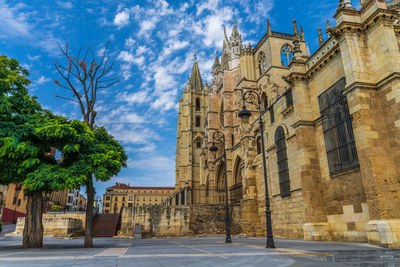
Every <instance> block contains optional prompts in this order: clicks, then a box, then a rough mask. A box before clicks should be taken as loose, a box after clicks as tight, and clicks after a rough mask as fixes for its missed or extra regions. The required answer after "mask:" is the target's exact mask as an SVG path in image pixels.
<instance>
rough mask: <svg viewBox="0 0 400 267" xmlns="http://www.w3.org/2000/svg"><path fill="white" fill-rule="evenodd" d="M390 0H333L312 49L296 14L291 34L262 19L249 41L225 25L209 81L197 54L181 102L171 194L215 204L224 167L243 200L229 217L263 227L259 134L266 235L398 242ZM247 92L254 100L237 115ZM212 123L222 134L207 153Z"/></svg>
mask: <svg viewBox="0 0 400 267" xmlns="http://www.w3.org/2000/svg"><path fill="white" fill-rule="evenodd" d="M399 10H400V7H399V4H398V3H397V1H388V2H387V3H386V1H383V0H364V1H361V9H360V10H357V9H355V8H354V7H352V6H351V3H348V2H346V4H343V3H342V1H340V2H339V5H338V8H337V10H336V14H335V16H334V18H335V19H336V24H337V26H334V27H333V26H330V25H328V27H327V29H326V32H327V34H328V36H329V39H328V40H326V41H324V40H323V37H322V34H319V37H320V47H319V49H318V50H317V51H315V52H314V53H313V54H310V53H309V52H308V46H307V42H306V40H305V36H304V33H303V30H302V28H301V27H300V30H299V29H298V27H297V24H296V21H294V23H293V27H294V31H293V33H291V34H286V33H280V32H274V31H272V29H271V26H270V24H269V23H268V27H267V29H266V31H267V33H266V34H265V36H264V37H263V38H262V39H261V41H260V42H259V43H258V44H257V45H256V46H255V47H252V46H251V45H249V46H243V45H242V39H241V35H240V34H239V32H238V30H237V27H236V25H234V27H233V32H232V34H231V36H230V38H228V37H227V35H226V33H225V36H224V42H223V49H222V56H221V59H220V58H219V56H218V55H217V57H216V59H215V64H214V67H213V81H212V84H211V85H210V86H208V85H206V86H203V85H202V81H201V76H200V72H199V70H198V66H197V62H195V63H194V66H193V71H192V74H191V78H190V80H189V83H188V85H187V86H186V87H185V89H184V92H183V97H182V98H181V99H180V101H179V118H178V134H177V154H176V192H177V193H176V195H175V196H174V197H175V198H176V199H178V198H179V197H178V195H179V194H180V193H179V192H186V193H184V196H185V201H186V202H183V203H185V204H189V205H201V204H219V203H221V197H220V196H222V200H223V199H224V188H225V186H224V176H223V173H224V172H223V170H224V166H226V170H227V172H226V173H227V183H228V191H229V193H228V197H229V199H230V201H231V203H234V204H235V205H236V206H239V207H240V209H239V210H238V211H237V212H235V211H234V210H233V211H232V212H233V213H234V215H235V216H233V219H234V222H233V223H235V220H236V223H238V224H239V225H240V228H241V231H243V232H244V233H247V234H248V235H250V236H262V235H265V232H266V231H265V224H266V222H265V183H264V171H263V159H262V153H261V152H262V150H261V147H262V145H261V135H263V137H264V139H265V153H266V167H267V181H268V188H269V197H270V202H271V210H272V228H273V232H274V235H275V237H279V238H296V239H306V240H337V241H359V242H370V243H373V244H379V245H382V246H386V247H400V230H399V229H400V224H399V220H400V168H398V167H397V166H399V165H400V49H399V43H400V21H399V19H398V16H399ZM247 91H252V92H255V93H257V94H258V99H257V97H256V98H255V99H254V100H255V103H256V105H253V104H249V103H247V104H246V108H247V109H248V110H250V111H252V114H253V115H252V116H251V117H250V119H249V120H248V121H243V120H241V119H240V118H239V117H238V113H239V111H240V110H242V108H243V100H242V98H243V94H244V92H247ZM196 101H199V102H200V105H198V103H197V102H196ZM259 110H261V114H262V115H261V116H262V120H263V126H264V129H265V130H264V132H261V131H260V124H259V122H260V120H259V113H258V111H259ZM197 118H200V126H198V125H199V124H198V119H197ZM216 131H221V132H223V133H224V136H225V143H224V144H221V143H217V145H218V146H219V148H220V149H219V150H218V152H217V155H213V154H212V153H211V152H210V151H209V147H210V146H211V145H212V144H213V141H214V142H215V140H213V139H212V137H213V134H214V132H216ZM199 141H201V145H200V146H199ZM222 148H225V151H226V162H224V157H223V156H222V152H223V149H222ZM187 192H190V195H189V194H188V193H187ZM182 194H183V193H182ZM170 203H172V202H170ZM177 203H180V202H178V201H175V204H177ZM239 211H240V212H239Z"/></svg>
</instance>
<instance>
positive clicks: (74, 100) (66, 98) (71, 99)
mask: <svg viewBox="0 0 400 267" xmlns="http://www.w3.org/2000/svg"><path fill="white" fill-rule="evenodd" d="M54 96H55V97H58V98H61V99H65V100H70V101H73V102H76V103H78V104H79V102H78V101H77V100H76V99H73V98H68V97H63V96H59V95H54Z"/></svg>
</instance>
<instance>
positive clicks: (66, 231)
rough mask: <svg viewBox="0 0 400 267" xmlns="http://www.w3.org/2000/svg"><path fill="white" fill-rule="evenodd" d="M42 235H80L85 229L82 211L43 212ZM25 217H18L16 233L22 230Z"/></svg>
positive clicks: (20, 232)
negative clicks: (64, 212) (65, 212)
mask: <svg viewBox="0 0 400 267" xmlns="http://www.w3.org/2000/svg"><path fill="white" fill-rule="evenodd" d="M42 222H43V235H44V236H57V237H66V236H74V235H82V234H83V232H84V231H85V228H84V225H85V214H84V213H67V214H43V219H42ZM24 226H25V218H22V217H21V218H18V221H17V226H16V229H15V233H16V234H19V235H20V234H22V233H23V232H24Z"/></svg>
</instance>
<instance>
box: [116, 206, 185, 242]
mask: <svg viewBox="0 0 400 267" xmlns="http://www.w3.org/2000/svg"><path fill="white" fill-rule="evenodd" d="M135 224H141V225H142V234H143V236H144V237H150V236H159V237H172V236H182V235H185V234H187V233H189V207H187V206H177V207H175V206H144V207H124V208H123V210H122V214H121V228H120V231H119V232H118V236H123V237H133V236H134V229H135Z"/></svg>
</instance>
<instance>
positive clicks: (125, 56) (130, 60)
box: [117, 51, 145, 65]
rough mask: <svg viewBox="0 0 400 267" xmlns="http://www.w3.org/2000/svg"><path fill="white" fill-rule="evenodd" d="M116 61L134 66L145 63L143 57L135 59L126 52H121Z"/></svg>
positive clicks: (135, 57)
mask: <svg viewBox="0 0 400 267" xmlns="http://www.w3.org/2000/svg"><path fill="white" fill-rule="evenodd" d="M117 59H119V60H122V61H124V62H126V63H132V64H136V65H142V64H143V63H144V61H145V57H144V56H140V57H137V56H135V55H133V54H131V53H129V52H128V51H121V53H120V54H119V55H118V57H117Z"/></svg>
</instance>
